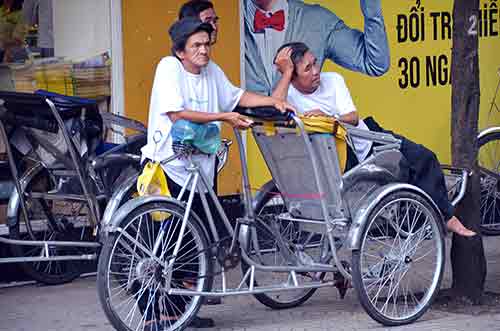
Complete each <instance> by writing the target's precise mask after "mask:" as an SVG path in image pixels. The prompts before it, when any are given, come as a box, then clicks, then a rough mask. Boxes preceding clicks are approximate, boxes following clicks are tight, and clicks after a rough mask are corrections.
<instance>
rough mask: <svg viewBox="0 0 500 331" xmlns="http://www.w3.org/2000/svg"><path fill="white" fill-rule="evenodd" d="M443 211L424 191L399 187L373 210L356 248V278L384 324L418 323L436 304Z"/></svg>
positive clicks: (358, 287) (362, 294)
mask: <svg viewBox="0 0 500 331" xmlns="http://www.w3.org/2000/svg"><path fill="white" fill-rule="evenodd" d="M439 222H441V218H440V216H438V214H437V213H436V211H435V210H434V208H433V207H432V206H431V205H430V204H429V203H428V202H427V201H426V200H425V199H423V198H422V197H421V196H419V195H417V194H415V193H412V192H406V191H398V192H394V193H392V194H390V195H388V196H387V197H385V198H384V199H382V201H381V202H379V203H378V205H377V206H376V207H375V208H374V210H373V211H372V212H371V214H370V216H369V218H368V222H367V225H366V228H365V230H364V233H363V234H362V241H361V247H360V249H359V250H355V251H353V282H354V286H355V288H356V291H357V293H358V297H359V299H360V302H361V304H362V306H363V308H364V309H365V310H366V312H367V313H368V314H369V315H370V316H371V317H372V318H373V319H374V320H376V321H378V322H379V323H381V324H383V325H386V326H395V325H403V324H408V323H412V322H414V321H415V320H417V319H418V318H419V317H421V316H422V315H423V314H424V313H425V312H426V310H427V309H428V308H429V306H430V305H431V303H432V301H433V299H434V297H435V295H436V294H437V291H438V290H439V286H440V283H441V278H442V275H443V270H444V254H445V248H444V238H443V233H442V226H441V224H439Z"/></svg>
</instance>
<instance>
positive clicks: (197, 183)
mask: <svg viewBox="0 0 500 331" xmlns="http://www.w3.org/2000/svg"><path fill="white" fill-rule="evenodd" d="M292 119H293V120H294V121H295V123H296V125H297V127H298V128H299V130H300V132H301V136H302V138H303V140H304V143H305V146H306V149H307V153H308V154H309V155H310V156H311V160H312V164H313V174H314V178H315V183H316V185H317V187H318V191H319V192H320V193H321V192H326V189H325V187H324V185H323V182H322V180H321V177H320V170H319V161H318V157H317V156H316V151H315V150H314V148H313V146H312V144H311V142H310V140H309V139H310V137H309V135H308V134H307V132H306V131H305V128H304V125H303V123H302V121H301V120H300V119H299V118H298V117H296V116H292ZM348 130H349V133H350V134H351V135H352V136H360V137H366V138H368V139H372V140H373V141H376V142H379V143H380V144H382V146H380V147H378V149H377V152H379V153H383V152H384V151H386V150H388V149H395V148H398V147H399V140H398V139H396V138H394V137H392V136H391V135H388V134H380V133H374V132H366V131H363V130H358V129H355V128H352V127H349V128H348ZM235 135H236V139H237V143H238V146H239V147H240V149H239V150H240V159H241V164H242V177H243V178H242V179H243V201H244V206H245V212H244V216H243V217H242V218H240V219H238V220H237V224H236V226H235V228H233V227H232V226H231V224H230V223H229V220H228V218H227V215H226V214H225V212H224V210H223V208H222V206H221V205H220V203H219V201H218V200H217V197H216V194H215V192H214V191H213V189H212V187H211V185H209V183H208V179H207V178H206V176H205V174H204V173H203V172H202V171H201V170H200V167H199V166H198V165H196V164H195V163H194V162H193V161H192V159H191V155H190V154H189V153H188V154H187V155H185V157H187V158H188V160H189V166H188V167H187V168H186V169H187V170H188V172H189V173H190V174H189V176H188V180H187V181H186V183H185V184H184V186H183V188H182V190H181V192H180V193H179V196H178V197H177V200H176V201H179V200H180V199H182V198H183V196H184V194H185V193H186V191H187V190H188V189H189V191H190V195H189V197H188V199H187V203H185V204H184V207H185V214H184V217H183V220H182V224H181V229H180V233H179V238H182V237H183V235H184V231H185V228H186V223H187V221H188V215H189V213H190V211H191V207H192V203H193V199H194V194H195V192H196V191H197V192H198V193H200V198H201V201H202V204H203V207H204V211H205V214H206V216H207V222H208V227H209V230H210V232H211V233H212V236H213V238H214V239H215V241H218V240H219V235H218V233H217V230H216V228H215V224H214V220H213V216H212V213H211V211H210V210H209V207H208V203H207V197H206V193H205V191H206V192H207V193H208V196H209V198H211V199H212V201H213V202H214V204H215V206H216V209H217V212H218V213H219V215H220V217H221V220H222V221H223V222H224V224H225V226H226V228H227V230H228V231H229V233H230V234H231V235H232V244H231V250H230V251H232V250H234V249H237V248H238V249H240V252H241V258H242V259H243V261H244V262H245V263H247V264H248V265H249V266H250V268H249V269H248V271H247V272H246V274H245V275H243V278H242V280H241V282H240V283H239V286H238V287H236V288H233V289H228V288H227V284H226V276H225V270H224V267H223V266H221V272H222V286H221V288H222V290H217V291H196V290H190V289H179V288H170V286H169V284H170V282H168V281H167V282H166V284H167V286H166V287H165V289H164V290H165V291H167V292H168V294H174V295H203V296H226V295H238V294H256V293H262V292H272V291H282V290H292V289H295V290H296V289H308V288H318V287H325V286H333V285H334V282H333V281H332V282H320V281H312V282H308V283H307V284H299V283H298V280H297V273H304V272H305V273H307V272H334V271H339V272H340V273H341V274H342V275H343V276H344V277H345V278H347V279H349V278H351V275H350V273H349V271H348V270H346V269H345V268H344V266H343V265H342V263H341V262H340V260H339V257H338V256H337V244H336V242H335V238H334V231H335V229H336V228H337V227H339V226H340V227H342V228H345V227H346V226H347V225H350V218H349V215H347V214H346V213H345V211H346V210H347V209H346V206H345V202H344V201H343V200H342V199H341V193H342V192H341V190H342V187H343V181H342V176H341V172H340V168H339V166H338V159H337V158H336V153H332V154H333V155H335V156H334V161H333V160H332V162H333V163H332V164H335V165H336V172H337V173H336V174H334V175H333V176H335V175H337V178H336V186H335V187H336V191H335V195H336V197H337V202H338V204H337V205H336V210H335V214H334V215H333V216H331V215H330V212H329V210H328V206H327V200H326V199H327V198H326V197H325V195H324V194H320V198H319V201H320V204H321V210H322V213H323V219H324V222H323V224H319V222H311V220H307V219H297V218H290V219H289V220H291V221H297V222H309V223H315V224H316V225H318V226H322V227H323V228H324V233H325V235H326V237H325V239H326V240H327V241H326V243H325V245H324V246H323V248H324V249H327V250H328V252H327V253H326V254H331V256H332V257H333V261H334V265H332V264H326V263H325V264H321V263H314V265H295V266H268V265H262V264H261V263H259V262H257V261H255V260H253V259H252V258H250V256H249V254H248V249H249V247H250V244H253V246H254V249H255V250H256V251H259V250H260V248H259V244H258V242H257V233H256V230H255V227H254V226H252V225H253V224H254V222H255V220H256V216H255V215H254V213H253V209H252V206H253V205H254V201H253V197H252V195H251V191H250V183H249V176H248V169H247V166H246V165H247V160H246V155H245V152H244V148H243V141H242V137H241V134H240V133H239V132H238V131H237V130H235ZM402 187H404V188H410V189H411V188H412V187H411V186H410V185H404V184H394V185H392V186H391V188H387V187H386V190H385V191H383V192H378V194H379V195H380V194H387V192H388V191H390V190H391V189H393V190H396V189H399V188H402ZM155 199H156V200H155ZM134 200H135V201H130V202H129V203H127V204H126V205H125V206H124V207H123V208H122V209H120V210H119V211H118V213H117V214H115V215H114V220H113V222H112V223H111V224H109V227H107V230H106V232H114V231H118V232H120V233H122V234H123V235H124V236H125V237H127V239H128V240H131V241H132V243H134V244H137V247H138V248H139V249H141V250H143V251H144V252H145V253H146V254H147V255H149V256H150V257H151V258H153V259H154V260H157V261H159V262H160V261H161V259H160V258H158V255H157V253H158V249H159V248H160V246H161V240H162V238H163V234H162V233H160V234H159V235H158V237H157V239H156V241H155V244H154V245H153V247H154V249H153V251H152V252H151V251H149V250H147V249H146V248H145V247H142V245H141V244H140V243H139V242H137V241H136V240H135V239H134V238H132V237H130V236H129V235H128V234H127V233H126V232H125V231H122V229H121V228H119V226H118V225H119V222H120V221H121V219H123V217H124V216H125V215H127V214H128V213H129V212H130V211H131V210H132V209H134V208H135V207H137V206H139V205H142V204H144V203H145V202H146V201H148V202H150V201H173V200H172V199H169V198H165V197H154V196H149V197H141V198H138V199H134ZM368 211H369V210H368ZM198 216H202V215H198ZM358 228H359V227H358ZM163 230H164V228H161V229H160V232H162V231H163ZM351 232H353V233H354V234H351V237H352V236H359V235H360V234H359V233H358V232H359V231H358V232H357V231H356V229H353V231H351ZM180 242H181V241H180V240H179V241H178V242H177V243H176V246H175V248H174V251H173V254H172V257H171V258H170V259H168V260H167V261H165V262H162V263H163V264H164V265H165V267H166V268H165V270H164V275H165V278H166V279H167V280H168V279H170V276H171V273H172V272H171V270H172V266H173V264H174V262H175V258H176V256H177V254H178V252H179V248H180ZM237 243H239V247H237V246H236V244H237ZM280 244H283V243H278V245H280ZM256 270H260V271H264V272H281V273H289V277H288V279H289V284H287V285H286V286H283V285H276V286H267V287H259V286H254V285H253V284H254V282H253V280H254V275H255V271H256ZM247 280H250V282H249V284H250V285H249V286H248V288H246V287H244V284H245V282H246V281H247Z"/></svg>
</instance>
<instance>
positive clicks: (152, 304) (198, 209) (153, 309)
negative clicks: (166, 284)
mask: <svg viewBox="0 0 500 331" xmlns="http://www.w3.org/2000/svg"><path fill="white" fill-rule="evenodd" d="M147 161H148V160H146V162H145V163H144V164H146V163H147ZM166 178H167V185H168V189H169V191H170V193H171V195H172V197H173V198H177V196H178V195H179V193H180V192H181V190H182V187H181V186H180V185H178V184H177V183H175V182H174V181H173V180H172V179H171V178H170V177H168V175H167V174H166ZM189 195H190V191H189V190H186V191H185V192H184V195H183V197H182V200H183V201H186V202H187V200H188V198H189ZM207 202H208V205H209V209H210V211H211V212H212V216H213V219H214V223H215V226H216V228H217V232H218V233H219V237H220V238H223V237H226V236H228V231H227V229H226V228H225V226H224V224H223V222H222V221H221V220H220V217H219V216H218V213H217V212H216V207H215V204H214V203H213V201H212V199H210V198H209V197H208V196H207ZM191 209H192V210H193V211H194V212H195V213H196V215H198V217H199V218H200V219H201V220H202V222H204V223H205V224H204V225H205V227H206V228H207V229H209V225H208V223H207V222H206V213H205V209H204V208H203V203H202V202H201V198H200V195H199V194H198V193H195V196H194V198H193V203H192V205H191ZM160 226H161V223H160V222H155V223H154V227H155V228H154V233H155V236H154V237H156V235H157V234H158V232H159V231H160ZM143 230H144V231H146V230H149V229H146V228H144V229H143ZM167 232H168V230H167ZM143 235H144V236H149V235H150V234H148V233H147V232H144V234H143ZM174 236H175V234H174ZM184 236H185V237H184V240H183V241H184V242H187V243H189V242H191V244H190V245H185V246H183V251H188V252H189V251H196V248H195V247H194V246H195V243H194V241H193V239H194V238H193V237H192V236H191V235H190V234H184ZM207 239H209V238H207ZM209 240H210V239H209ZM171 246H173V245H171ZM171 250H173V247H171ZM169 255H171V254H169V253H168V252H167V254H165V256H169ZM178 256H183V253H182V251H181V252H179V254H178ZM191 257H192V256H190V255H188V256H184V259H189V258H191ZM176 263H180V264H182V261H177V260H176ZM197 275H198V270H197V269H196V268H195V267H194V266H192V265H190V264H186V265H184V266H183V267H182V271H181V270H178V271H174V273H173V275H172V280H173V284H172V286H173V287H185V286H184V285H185V284H189V283H190V284H196V281H197ZM174 283H175V284H174ZM140 285H141V284H135V286H136V287H137V289H136V290H135V292H137V291H139V290H140ZM152 295H153V294H152V293H150V292H149V291H145V292H144V293H143V294H142V295H141V296H140V297H139V298H138V306H139V308H140V310H141V313H142V314H146V321H148V320H155V319H156V320H157V319H159V317H160V312H161V313H162V314H166V315H168V316H180V315H181V314H182V312H183V311H184V309H185V306H186V303H187V302H189V301H190V299H191V297H186V296H179V295H171V296H168V297H166V298H165V300H163V301H162V298H161V296H160V294H158V293H156V294H155V295H154V297H152ZM164 302H167V303H166V304H163V305H162V304H161V303H164ZM148 303H149V305H148ZM160 306H163V308H160ZM148 307H149V309H148Z"/></svg>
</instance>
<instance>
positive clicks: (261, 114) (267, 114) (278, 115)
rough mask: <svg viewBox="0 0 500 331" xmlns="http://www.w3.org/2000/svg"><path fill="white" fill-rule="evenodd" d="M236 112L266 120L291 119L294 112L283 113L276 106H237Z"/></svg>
mask: <svg viewBox="0 0 500 331" xmlns="http://www.w3.org/2000/svg"><path fill="white" fill-rule="evenodd" d="M234 112H236V113H239V114H241V115H245V116H249V117H253V118H257V119H262V120H266V121H289V120H290V119H292V114H293V113H292V112H289V111H287V112H286V113H282V112H280V111H279V110H278V109H276V108H274V107H255V108H245V107H236V108H235V109H234Z"/></svg>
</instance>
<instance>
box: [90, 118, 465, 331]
mask: <svg viewBox="0 0 500 331" xmlns="http://www.w3.org/2000/svg"><path fill="white" fill-rule="evenodd" d="M239 111H240V112H242V113H244V114H245V115H248V116H251V117H253V118H255V119H256V125H255V126H254V127H253V128H252V133H253V135H254V137H255V139H256V142H257V144H258V146H259V148H260V150H261V152H262V154H263V156H264V159H265V161H266V163H267V165H268V168H269V169H270V172H271V174H272V177H273V180H272V181H271V182H269V183H267V184H266V185H264V186H263V188H262V189H261V190H260V191H259V192H258V194H257V195H256V196H255V197H253V196H252V194H251V188H250V184H249V176H248V170H247V167H246V164H247V163H246V155H245V152H244V144H243V140H242V135H241V134H240V132H238V131H235V135H236V139H237V143H238V146H239V148H240V159H241V164H242V175H243V192H242V199H243V205H244V215H243V217H241V218H238V219H237V220H236V221H235V222H233V224H231V222H230V221H229V220H228V217H227V216H226V214H225V213H224V211H223V209H222V207H221V205H220V204H219V203H218V201H217V197H216V195H215V193H214V192H213V190H212V189H211V187H210V185H209V184H208V182H207V179H206V177H205V175H204V174H203V172H201V171H200V170H199V167H198V166H197V165H196V163H194V162H193V161H192V158H191V157H192V155H193V154H195V153H197V151H196V149H194V148H193V147H190V146H186V145H175V144H174V150H175V151H176V152H177V156H179V155H180V157H185V158H187V159H188V160H191V165H190V166H189V167H188V168H187V169H188V171H189V172H190V176H189V179H188V181H187V182H186V184H185V185H184V187H183V189H182V191H181V192H180V194H179V196H178V197H174V198H170V197H165V196H144V197H139V198H135V199H133V200H129V201H128V202H126V203H125V204H124V205H123V206H122V207H120V208H119V209H118V210H117V211H116V212H114V213H112V214H111V213H110V214H108V215H106V216H105V217H104V219H103V222H102V224H103V226H102V228H101V230H102V231H103V233H102V235H101V238H102V240H103V248H102V251H101V257H100V260H99V266H98V278H97V280H98V291H99V297H100V301H101V304H102V306H103V309H104V311H105V313H106V316H107V317H108V319H109V320H110V322H111V324H112V325H113V326H114V328H115V329H117V330H120V331H125V330H143V329H144V328H145V327H146V326H147V324H148V323H149V320H152V319H156V320H158V321H159V322H160V326H159V327H158V330H180V329H184V328H185V327H186V326H187V325H188V323H189V322H190V320H191V319H192V318H193V317H194V316H195V315H196V314H197V312H198V310H199V309H200V306H201V305H202V303H203V298H204V297H217V296H230V295H241V294H252V295H254V296H255V298H256V299H257V300H259V301H260V302H261V303H263V304H265V305H267V306H269V307H271V308H275V309H280V308H291V307H294V306H298V305H300V304H302V303H303V302H305V301H306V300H307V299H308V298H309V297H310V296H311V295H312V294H313V293H314V291H315V290H316V289H318V288H322V287H333V286H337V287H340V288H343V290H344V291H345V289H346V288H347V283H348V282H351V281H352V284H353V286H354V288H355V289H356V291H357V293H358V297H359V299H360V302H361V304H362V306H363V308H364V309H365V310H366V312H367V313H368V314H369V315H370V316H371V317H372V318H373V319H375V320H376V321H378V322H380V323H382V324H383V325H386V326H394V325H403V324H407V323H411V322H414V321H415V320H417V319H418V318H419V317H421V316H422V315H423V314H424V313H425V311H426V310H427V309H428V308H429V306H430V304H431V303H432V301H433V299H434V297H435V295H436V293H437V291H438V290H439V287H440V283H441V279H442V275H443V270H444V260H445V247H444V245H445V242H444V232H445V229H444V222H443V219H442V215H441V214H440V211H439V209H438V208H437V206H436V205H435V203H434V202H433V201H432V199H431V198H430V197H429V196H428V195H427V194H426V193H425V192H423V191H422V190H421V189H419V188H417V187H415V186H412V185H409V184H406V183H404V178H405V173H404V171H402V169H401V168H400V167H399V162H400V160H401V159H402V157H403V156H402V154H401V153H400V151H399V147H400V141H399V140H398V139H396V138H395V137H393V136H392V135H389V134H384V133H374V132H369V131H362V130H358V129H356V128H354V127H350V126H339V125H338V123H337V122H332V123H331V129H330V131H329V132H328V133H325V132H324V131H321V130H319V131H318V130H316V129H315V128H312V127H311V125H310V124H307V123H305V122H303V121H302V120H301V119H300V118H299V117H297V116H296V115H294V114H287V115H280V114H277V112H276V111H275V110H273V109H240V110H239ZM343 128H344V129H345V130H346V135H345V138H346V139H347V140H349V139H350V137H363V138H365V139H370V140H372V141H374V142H376V143H377V147H376V148H375V152H374V154H373V155H372V156H370V157H369V158H368V159H366V160H365V161H363V162H362V163H360V164H359V165H357V166H356V167H354V168H352V169H351V170H349V171H347V172H346V173H342V171H341V166H340V162H339V159H340V158H341V157H342V155H341V153H339V152H338V151H337V146H340V144H341V143H342V140H337V139H336V138H335V136H339V135H340V136H342V135H341V134H340V133H341V132H342V130H343ZM445 175H446V182H447V186H448V188H449V195H450V198H451V200H452V201H453V204H457V203H458V202H459V201H460V200H461V199H462V197H463V195H464V193H465V187H466V182H467V177H468V173H467V171H465V170H463V169H455V168H451V167H445ZM186 190H189V191H190V192H191V193H190V195H189V197H188V199H187V202H182V201H181V198H182V197H183V195H184V194H185V192H186ZM195 191H198V192H200V193H202V194H200V197H201V200H202V202H203V205H204V207H205V214H206V215H196V214H195V213H194V212H192V211H191V205H192V201H193V195H194V192H195ZM203 192H206V193H203ZM207 199H212V200H213V202H214V204H215V205H216V210H215V211H214V210H212V211H211V210H209V208H208V203H207ZM212 212H216V213H217V214H218V215H219V216H220V218H221V220H222V221H223V222H224V224H225V226H226V228H227V230H228V232H229V234H230V236H229V237H226V238H221V237H220V234H219V233H218V232H217V230H216V228H215V225H214V217H213V215H212ZM201 218H204V219H206V221H205V222H202V221H201ZM341 249H343V250H345V251H346V252H348V253H349V255H350V259H343V258H341V257H340V255H339V252H340V251H341ZM238 266H239V267H240V268H241V271H242V278H241V280H240V282H239V285H237V286H233V287H228V282H227V272H228V270H230V269H232V268H236V267H238ZM216 275H220V276H219V277H220V284H219V283H217V284H216V286H214V278H215V276H216ZM327 275H333V278H331V279H330V278H328V277H326V276H327ZM342 286H343V287H342Z"/></svg>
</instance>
